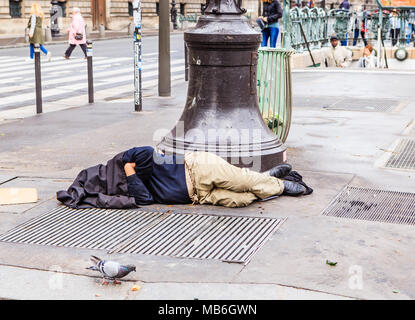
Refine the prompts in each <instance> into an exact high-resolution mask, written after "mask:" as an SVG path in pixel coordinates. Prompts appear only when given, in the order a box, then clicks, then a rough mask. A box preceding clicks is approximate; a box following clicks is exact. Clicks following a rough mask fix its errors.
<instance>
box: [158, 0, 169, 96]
mask: <svg viewBox="0 0 415 320" xmlns="http://www.w3.org/2000/svg"><path fill="white" fill-rule="evenodd" d="M169 29H170V24H169V0H161V1H160V14H159V75H158V87H159V88H158V89H159V90H158V91H159V96H160V97H169V96H170V94H171V73H170V30H169Z"/></svg>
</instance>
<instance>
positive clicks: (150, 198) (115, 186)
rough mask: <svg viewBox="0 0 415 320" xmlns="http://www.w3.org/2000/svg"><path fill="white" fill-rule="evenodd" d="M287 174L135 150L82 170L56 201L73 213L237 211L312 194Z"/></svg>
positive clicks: (205, 157) (201, 155) (192, 155)
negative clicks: (170, 208) (188, 207)
mask: <svg viewBox="0 0 415 320" xmlns="http://www.w3.org/2000/svg"><path fill="white" fill-rule="evenodd" d="M290 171H291V166H290V165H289V164H281V165H278V166H276V167H274V168H273V169H271V170H270V172H269V174H263V173H258V172H254V171H251V170H249V169H246V168H238V167H235V166H233V165H231V164H229V163H228V162H226V161H225V160H224V159H222V158H221V157H219V156H216V155H215V154H213V153H208V152H188V153H186V154H185V156H176V155H163V154H159V153H157V152H155V151H154V149H153V148H152V147H149V146H146V147H137V148H132V149H129V150H127V151H125V152H123V153H120V154H118V155H116V156H115V157H114V158H113V159H111V160H109V161H108V163H107V165H102V164H100V165H97V166H94V167H91V168H88V169H85V170H82V171H81V172H80V173H79V174H78V177H77V178H76V179H75V181H74V183H73V184H72V185H71V186H70V187H69V189H68V190H67V191H59V192H58V193H57V198H58V200H59V201H61V202H63V203H64V204H65V205H67V206H69V207H72V208H91V207H99V208H133V207H137V206H138V205H148V204H152V203H163V204H186V203H199V204H213V205H222V206H226V207H242V206H247V205H249V204H250V203H251V202H253V201H255V200H257V199H266V198H268V197H272V196H278V195H281V194H282V195H289V196H298V195H302V194H304V193H311V191H312V189H310V188H308V187H307V186H306V185H305V184H304V183H303V182H302V180H301V176H300V175H299V174H298V173H296V172H295V171H292V172H290ZM287 175H289V176H287ZM286 176H287V177H286ZM281 177H286V179H287V180H280V179H279V178H281ZM288 180H291V181H288ZM297 181H298V182H299V183H297ZM306 191H307V192H306Z"/></svg>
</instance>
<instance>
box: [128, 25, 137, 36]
mask: <svg viewBox="0 0 415 320" xmlns="http://www.w3.org/2000/svg"><path fill="white" fill-rule="evenodd" d="M134 32H135V25H134V23H133V22H130V24H129V25H128V35H133V34H134Z"/></svg>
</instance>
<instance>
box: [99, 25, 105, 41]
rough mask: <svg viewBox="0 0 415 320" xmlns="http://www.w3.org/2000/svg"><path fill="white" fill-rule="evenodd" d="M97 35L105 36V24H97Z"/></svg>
mask: <svg viewBox="0 0 415 320" xmlns="http://www.w3.org/2000/svg"><path fill="white" fill-rule="evenodd" d="M99 37H100V38H105V26H104V25H103V24H100V25H99Z"/></svg>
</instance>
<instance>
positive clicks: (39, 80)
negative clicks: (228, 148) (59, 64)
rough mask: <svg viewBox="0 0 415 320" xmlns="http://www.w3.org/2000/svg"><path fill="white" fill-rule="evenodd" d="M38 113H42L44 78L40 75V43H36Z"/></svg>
mask: <svg viewBox="0 0 415 320" xmlns="http://www.w3.org/2000/svg"><path fill="white" fill-rule="evenodd" d="M35 82H36V113H37V114H39V113H42V78H41V75H40V45H39V44H38V43H36V44H35Z"/></svg>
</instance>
